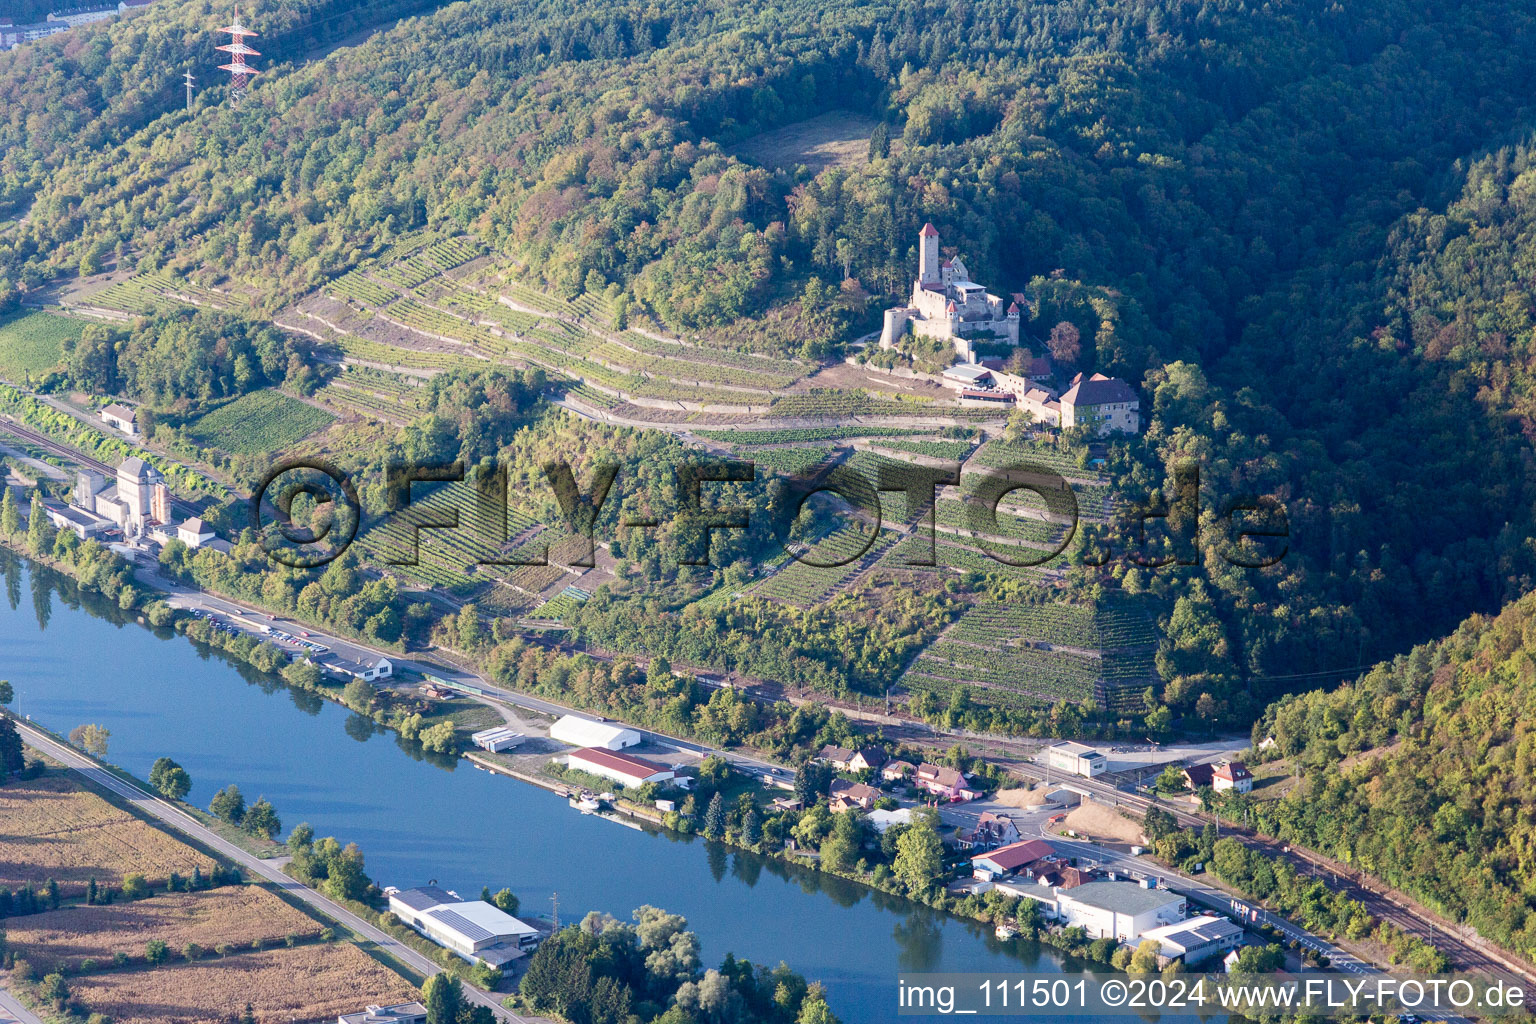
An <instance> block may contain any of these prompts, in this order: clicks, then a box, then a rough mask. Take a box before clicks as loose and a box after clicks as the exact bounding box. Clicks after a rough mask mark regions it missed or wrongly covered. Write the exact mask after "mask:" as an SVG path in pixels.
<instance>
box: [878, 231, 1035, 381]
mask: <svg viewBox="0 0 1536 1024" xmlns="http://www.w3.org/2000/svg"><path fill="white" fill-rule="evenodd" d="M1023 305H1024V297H1023V296H1022V295H1014V296H1012V301H1011V302H1009V304H1008V308H1007V309H1006V310H1004V309H1003V300H1002V298H1001V297H999V296H997V295H993V294H992V293H991V292H989V291H987V290H986V289H985V288H983V287H982V286H981V285H979V284H977V283H976V282H974V281H972V280H971V275H970V272H969V271H967V270H966V269H965V264H964V263H962V262H960V259H959V257H956V258H955V259H952V260H945V261H944V262H942V263H940V262H939V232H938V229H937V228H935V227H934V226H933V225H932V224H924V225H923V229H922V231H920V232H918V259H917V280H915V281H913V282H912V299H911V301H909V302H908V303H907V304H906V305H905V306H897V307H895V308H893V309H888V310H886V311H885V324H884V327H883V328H882V330H881V332H880V347H881V348H892V347H894V346H895V345H896V343H897V341H898V340H900V338H901V336H902V335H903V334H905V333H906V332H907V330H908V329H909V327H910V329H911V331H912V333H913V334H915V335H918V336H919V337H925V338H943V339H945V340H947V341H951V342H953V343H954V346H955V355H956V356H958V357H959V359H960V361H961V362H966V363H974V362H976V351H975V345H974V344H973V341H974V339H976V338H977V337H983V338H987V339H992V340H996V341H1006V342H1007V343H1008V344H1010V345H1017V344H1018V343H1019V310H1020V309H1021V308H1022V307H1023Z"/></svg>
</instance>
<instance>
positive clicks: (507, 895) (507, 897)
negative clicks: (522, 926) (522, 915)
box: [490, 889, 522, 917]
mask: <svg viewBox="0 0 1536 1024" xmlns="http://www.w3.org/2000/svg"><path fill="white" fill-rule="evenodd" d="M490 902H491V904H493V905H494V906H495V907H496V908H497V909H498V910H500V911H501V912H502V913H505V914H511V915H513V916H514V917H516V916H517V910H518V907H520V906H522V903H521V902H520V901H519V900H518V898H517V893H515V892H513V891H512V890H511V889H503V890H501V891H500V892H498V893H497V894H496V895H494V896H492V897H491V899H490Z"/></svg>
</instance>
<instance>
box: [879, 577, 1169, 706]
mask: <svg viewBox="0 0 1536 1024" xmlns="http://www.w3.org/2000/svg"><path fill="white" fill-rule="evenodd" d="M1155 649H1156V638H1155V635H1154V633H1153V631H1152V624H1151V622H1150V620H1148V618H1147V617H1146V615H1145V614H1143V613H1141V612H1140V611H1139V610H1137V609H1134V608H1131V607H1129V606H1127V605H1124V604H1119V603H1117V604H1109V605H1105V606H1103V607H1100V608H1097V609H1095V608H1092V607H1089V606H1087V605H1074V604H1063V603H1055V604H995V603H989V604H978V605H975V606H973V607H972V608H970V609H968V610H967V611H966V612H965V614H964V615H962V616H961V617H960V618H959V619H958V620H957V621H956V622H955V623H954V624H953V625H951V626H950V627H949V629H948V630H946V631H945V633H944V635H943V636H941V637H940V638H939V639H938V640H937V641H935V642H934V643H932V644H930V645H929V646H928V648H927V649H926V650H924V651H923V653H922V654H920V655H919V656H918V657H917V658H916V659H914V660H913V662H912V663H911V664H910V665H909V666H908V667H907V671H906V672H905V673H904V674H903V676H902V685H903V686H904V687H905V688H907V689H908V690H919V689H921V690H927V691H929V692H931V693H933V694H934V695H935V696H936V697H938V698H939V699H940V700H946V699H947V698H948V696H949V694H950V693H952V692H953V691H954V689H955V688H956V687H958V686H961V685H966V686H970V687H972V695H973V697H974V698H975V699H976V700H977V701H978V702H979V703H983V704H991V705H997V706H1003V707H1027V706H1030V705H1044V704H1053V703H1055V702H1056V701H1058V700H1069V701H1073V702H1081V701H1085V700H1088V699H1090V698H1093V699H1103V697H1104V694H1105V693H1106V691H1107V692H1109V693H1111V694H1113V693H1114V692H1115V691H1116V690H1117V689H1120V688H1125V689H1130V690H1132V691H1133V692H1139V689H1140V687H1143V686H1145V685H1147V683H1149V682H1151V681H1152V680H1154V679H1155V678H1156V671H1155V667H1154V665H1153V661H1152V658H1153V652H1154V651H1155Z"/></svg>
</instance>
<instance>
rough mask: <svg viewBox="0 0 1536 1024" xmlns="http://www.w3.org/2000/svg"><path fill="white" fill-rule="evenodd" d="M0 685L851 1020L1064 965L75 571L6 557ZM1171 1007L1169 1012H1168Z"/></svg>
mask: <svg viewBox="0 0 1536 1024" xmlns="http://www.w3.org/2000/svg"><path fill="white" fill-rule="evenodd" d="M0 574H3V576H4V584H5V589H6V597H5V600H4V601H0V678H8V679H10V681H11V682H12V684H13V685H14V687H15V689H16V702H15V704H14V705H13V710H15V711H16V712H18V713H20V714H23V715H29V716H31V717H32V718H33V719H35V720H36V721H38V722H40V723H41V724H43V725H45V726H47V727H49V728H50V729H52V730H54V731H55V732H57V733H60V734H63V733H67V732H68V731H69V730H70V729H72V728H74V727H75V726H77V725H81V724H83V723H87V722H92V723H96V724H99V725H103V726H105V727H106V728H108V729H109V730H111V740H110V748H109V755H108V759H109V760H111V761H112V762H114V763H116V764H118V765H121V766H122V767H124V768H126V769H127V770H129V771H131V772H133V773H134V774H135V775H137V776H139V777H140V778H145V777H147V776H148V774H149V768H150V765H151V764H152V763H153V762H154V760H155V759H156V758H157V757H161V756H170V757H174V758H175V759H176V760H177V761H179V762H180V763H181V764H182V765H183V766H184V767H185V768H186V769H187V771H188V772H189V773H190V774H191V776H192V781H193V787H192V792H191V794H190V796H189V798H188V799H189V800H190V801H191V802H193V803H196V804H198V805H199V806H204V807H206V806H207V804H208V801H209V800H210V799H211V798H212V796H213V794H214V792H215V791H216V790H218V789H219V788H221V787H223V786H225V785H227V784H229V783H234V784H236V785H238V786H239V787H240V789H241V791H242V792H243V793H244V794H245V796H246V800H247V802H249V801H251V800H254V799H255V798H257V797H259V796H265V797H266V798H268V799H269V800H271V801H272V803H273V804H274V805H275V806H276V808H277V811H278V813H279V814H280V815H281V816H282V819H283V823H284V826H285V830H286V828H289V827H292V826H293V825H296V824H298V823H299V822H301V821H307V822H309V823H310V824H311V825H313V826H314V828H315V830H316V833H317V834H318V835H321V836H326V835H334V836H336V837H337V838H338V839H340V840H341V841H342V842H356V843H357V844H358V845H359V846H360V847H362V849H363V851H364V853H365V855H366V857H367V867H368V873H369V874H370V875H371V876H372V877H373V878H374V879H375V880H377V881H378V883H379V884H380V885H398V886H400V887H402V888H405V887H409V886H414V885H421V884H424V883H426V882H428V881H431V880H436V881H437V883H438V884H440V885H443V886H445V887H449V888H453V889H456V890H458V891H459V892H461V893H463V894H464V895H465V896H467V897H470V898H473V896H474V895H476V894H478V893H479V892H480V888H481V886H485V885H488V886H490V887H491V888H492V889H493V890H495V889H499V888H502V887H503V886H506V887H509V888H511V889H512V890H513V891H514V892H516V893H517V895H518V896H519V898H520V899H521V900H522V913H524V914H525V915H529V914H544V915H546V916H547V915H549V914H551V913H552V911H553V909H554V907H553V904H552V898H553V896H554V894H555V893H558V894H559V915H560V919H561V920H562V921H565V922H569V921H573V920H576V919H578V918H579V917H580V916H581V915H583V914H585V913H586V912H587V911H589V910H598V911H604V912H607V913H610V914H613V915H615V916H617V917H621V918H625V919H627V918H628V917H629V914H630V912H631V911H632V910H633V909H634V908H635V907H638V906H640V905H642V904H652V905H654V906H659V907H664V908H665V909H667V910H669V911H672V912H674V913H679V914H683V915H685V916H686V917H687V918H688V922H689V927H690V928H692V929H693V930H694V931H696V932H697V933H698V934H699V937H700V940H701V942H702V944H703V955H704V961H705V963H706V965H714V964H718V963H719V962H720V960H722V959H723V958H724V957H725V955H726V953H728V952H729V953H734V954H735V955H736V956H737V957H738V958H741V957H745V958H747V959H749V960H752V961H753V962H754V963H763V964H768V965H774V964H777V963H778V962H779V961H780V960H783V961H785V962H787V963H788V964H789V965H790V966H791V967H793V968H794V969H796V970H798V971H800V972H801V973H803V974H804V975H806V977H808V978H809V979H811V980H813V981H820V982H821V983H823V984H824V985H825V986H826V987H827V989H828V998H829V1000H830V1002H831V1004H832V1008H833V1010H834V1011H835V1012H836V1013H837V1014H838V1016H839V1017H840V1018H841V1019H842V1020H843V1021H845V1022H847V1024H876V1022H883V1021H887V1020H890V1019H893V1018H894V1017H895V1016H896V1010H895V992H896V979H897V976H898V973H899V972H903V971H1059V970H1062V969H1063V967H1064V965H1063V962H1062V959H1061V958H1060V957H1059V956H1058V955H1057V954H1056V953H1055V951H1053V950H1049V949H1041V948H1040V947H1038V946H1035V945H1033V944H1028V943H1024V942H1009V943H1003V942H999V941H998V940H996V939H995V938H994V937H993V936H992V934H991V929H990V928H988V927H986V926H983V925H981V924H979V923H973V922H969V921H963V920H959V919H956V918H953V917H951V916H949V915H945V914H940V913H936V912H934V911H932V910H931V909H928V908H926V907H921V906H918V905H915V904H913V903H910V902H908V901H905V900H901V899H896V898H894V897H891V896H888V895H885V894H882V893H877V892H874V891H872V890H869V889H867V888H865V887H863V886H860V885H856V884H854V883H851V882H848V881H846V880H843V879H838V878H832V877H828V876H824V875H821V874H819V873H817V872H813V871H807V870H803V869H799V868H796V867H794V866H791V865H787V864H784V863H783V862H780V861H775V860H770V859H767V858H763V857H758V856H755V855H753V854H750V853H746V852H743V851H737V850H733V849H730V848H727V847H724V846H721V845H720V844H717V843H710V842H706V841H704V840H702V839H698V838H696V837H683V836H675V835H672V834H670V833H661V832H655V831H641V830H638V829H632V828H627V827H624V826H623V825H619V824H616V823H614V822H611V821H607V820H605V819H602V818H598V817H594V816H588V815H582V814H579V813H577V812H576V811H574V810H572V809H571V808H570V807H569V806H568V805H567V804H566V802H565V801H564V800H562V799H560V798H559V797H557V796H556V795H554V794H553V793H549V792H547V791H545V790H542V789H539V788H537V787H535V786H531V785H526V784H523V783H520V782H517V781H514V780H512V779H508V778H504V777H499V776H493V775H490V774H488V773H486V772H483V771H478V770H475V769H473V768H472V767H470V766H469V765H468V764H467V763H466V762H462V761H452V760H446V759H442V758H438V759H426V758H423V757H422V756H421V754H420V753H419V751H416V750H413V749H412V747H413V745H412V744H406V743H404V742H403V741H400V740H399V739H398V738H397V737H396V736H395V735H394V734H393V733H389V732H384V731H380V730H377V729H375V728H374V727H373V723H372V722H370V721H369V720H368V719H366V718H363V717H361V716H359V715H355V714H352V713H351V712H349V711H347V710H346V709H344V708H342V707H340V706H339V705H336V704H333V703H330V702H327V701H322V700H320V699H319V698H317V697H315V696H313V695H311V694H308V693H305V692H302V691H297V690H293V689H291V688H289V687H287V686H286V685H284V684H283V683H281V682H280V681H278V680H275V679H273V678H272V677H268V676H264V675H262V674H261V673H258V672H256V671H255V670H254V669H251V668H250V667H249V666H245V665H237V664H234V663H231V662H230V661H229V660H227V659H226V658H225V657H224V656H223V655H221V654H218V653H215V652H212V651H209V650H207V649H205V648H202V647H201V646H200V645H196V644H194V643H192V642H191V641H189V640H187V639H186V638H184V637H179V636H176V635H175V634H173V633H171V632H169V631H165V630H159V631H157V630H151V629H149V628H147V627H145V626H142V625H139V624H137V623H136V622H132V621H128V620H126V619H125V617H124V616H123V615H122V613H120V612H119V611H118V610H117V609H116V608H115V607H114V606H111V605H109V604H107V603H105V602H102V601H101V600H100V599H99V598H96V597H95V596H94V595H81V594H80V593H79V592H78V590H77V588H76V587H75V586H74V584H73V582H72V581H70V580H68V579H66V578H64V577H61V576H58V575H57V574H55V573H53V572H50V571H48V570H44V569H37V568H33V567H31V566H30V565H29V564H28V563H25V562H23V561H22V560H20V559H17V558H15V557H14V556H12V555H11V554H9V553H8V552H4V551H0ZM1165 1019H1170V1020H1177V1019H1178V1018H1165Z"/></svg>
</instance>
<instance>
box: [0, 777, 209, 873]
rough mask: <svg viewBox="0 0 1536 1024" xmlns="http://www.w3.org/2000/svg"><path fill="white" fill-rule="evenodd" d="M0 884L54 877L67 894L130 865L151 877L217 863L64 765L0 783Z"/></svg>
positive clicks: (125, 871)
mask: <svg viewBox="0 0 1536 1024" xmlns="http://www.w3.org/2000/svg"><path fill="white" fill-rule="evenodd" d="M0 823H4V829H3V831H0V886H7V887H9V888H11V889H16V888H19V887H20V886H22V885H26V884H28V883H30V884H32V885H41V884H43V883H44V882H46V881H47V880H48V879H50V878H52V879H55V880H57V881H58V883H59V887H60V889H61V890H62V891H63V892H64V894H65V895H66V896H72V895H78V894H80V893H82V892H84V891H85V887H86V885H87V884H88V883H89V882H90V880H91V879H92V878H95V879H98V880H99V881H102V882H109V881H110V882H116V881H118V880H119V879H121V878H122V877H123V875H124V874H127V873H129V872H137V873H139V874H142V875H144V876H145V877H146V878H148V879H149V880H150V881H151V882H152V883H159V882H163V881H164V880H165V879H166V877H168V876H169V875H170V873H171V872H172V871H176V872H180V873H181V874H182V875H185V876H190V875H191V874H192V872H193V870H194V869H196V868H201V869H202V870H203V872H204V873H205V874H206V873H207V872H209V871H210V870H212V868H213V866H214V865H213V862H212V861H211V860H210V859H209V858H208V857H206V856H203V855H202V854H199V853H197V852H196V851H195V850H193V849H191V848H190V847H187V846H185V845H183V844H182V843H180V842H179V841H177V840H176V839H175V838H173V837H171V836H169V835H166V834H165V833H164V832H161V831H159V830H158V829H156V828H155V827H154V826H152V825H150V824H149V823H148V822H145V821H141V820H140V819H138V818H136V817H134V816H133V815H131V814H129V813H128V812H127V811H124V810H121V809H120V808H118V807H115V806H113V805H112V804H110V803H108V802H107V801H106V800H104V799H102V798H101V797H99V796H96V795H95V794H93V793H87V792H84V791H82V790H81V789H80V787H79V786H78V785H76V784H75V783H74V781H73V780H71V779H69V778H68V777H66V776H65V775H64V774H63V773H62V772H59V773H53V772H50V773H49V774H47V775H44V776H43V777H41V778H38V779H32V780H28V781H18V782H12V783H9V784H8V785H6V786H5V787H4V788H0Z"/></svg>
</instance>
